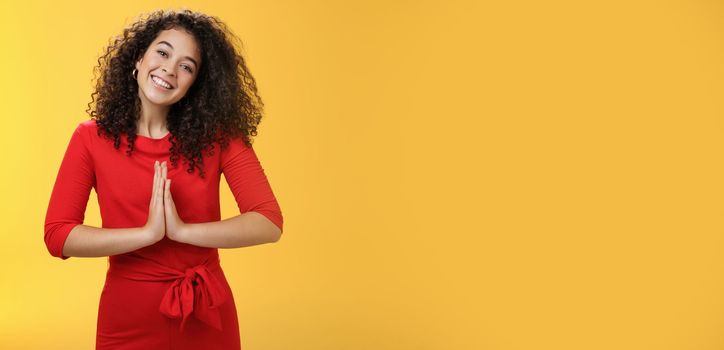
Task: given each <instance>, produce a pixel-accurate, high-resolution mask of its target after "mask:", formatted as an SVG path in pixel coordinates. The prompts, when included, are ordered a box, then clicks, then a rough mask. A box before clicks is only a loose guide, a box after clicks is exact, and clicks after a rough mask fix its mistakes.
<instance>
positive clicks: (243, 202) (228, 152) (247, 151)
mask: <svg viewBox="0 0 724 350" xmlns="http://www.w3.org/2000/svg"><path fill="white" fill-rule="evenodd" d="M220 158H221V171H222V173H223V174H224V178H225V179H226V182H227V183H228V184H229V187H230V188H231V192H232V193H233V194H234V199H235V200H236V204H237V206H238V208H239V213H241V214H243V213H245V212H249V211H255V212H257V213H260V214H262V215H264V216H265V217H266V218H267V219H269V220H270V221H271V222H272V223H274V224H275V225H277V227H279V229H280V230H282V231H283V222H284V218H283V217H282V211H281V209H280V207H279V203H278V202H277V200H276V197H275V196H274V193H273V192H272V188H271V186H270V185H269V181H268V179H267V177H266V175H265V174H264V169H263V168H262V166H261V164H260V163H259V159H258V158H257V156H256V152H255V151H254V148H253V147H252V146H247V145H246V144H245V143H244V141H243V140H242V139H241V137H236V138H232V139H231V141H230V142H229V145H228V147H226V148H224V149H223V150H222V151H221V155H220Z"/></svg>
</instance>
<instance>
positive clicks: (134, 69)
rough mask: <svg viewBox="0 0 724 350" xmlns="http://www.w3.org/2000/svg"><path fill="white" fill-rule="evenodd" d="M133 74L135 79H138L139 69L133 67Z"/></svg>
mask: <svg viewBox="0 0 724 350" xmlns="http://www.w3.org/2000/svg"><path fill="white" fill-rule="evenodd" d="M131 76H132V77H133V79H136V80H138V69H136V68H133V72H131Z"/></svg>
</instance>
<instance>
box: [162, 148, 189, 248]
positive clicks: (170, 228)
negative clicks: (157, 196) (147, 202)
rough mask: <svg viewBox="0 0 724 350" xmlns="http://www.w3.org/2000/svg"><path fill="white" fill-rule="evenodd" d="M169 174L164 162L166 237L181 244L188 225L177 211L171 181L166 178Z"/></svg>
mask: <svg viewBox="0 0 724 350" xmlns="http://www.w3.org/2000/svg"><path fill="white" fill-rule="evenodd" d="M167 172H168V170H167V168H166V162H163V167H162V171H161V174H162V176H163V180H164V191H163V192H164V195H163V209H164V216H165V220H166V235H167V236H168V238H169V239H171V240H174V241H179V242H180V241H181V236H182V233H183V230H184V228H185V226H186V223H184V222H183V221H182V220H181V217H179V216H178V212H177V211H176V204H175V203H174V202H173V196H172V195H171V179H167V178H166V174H167Z"/></svg>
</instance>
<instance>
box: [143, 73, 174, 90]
mask: <svg viewBox="0 0 724 350" xmlns="http://www.w3.org/2000/svg"><path fill="white" fill-rule="evenodd" d="M153 77H156V78H159V79H161V80H163V81H166V80H164V79H162V78H160V77H158V76H156V75H153V74H151V76H150V77H149V78H148V79H149V80H150V81H151V84H153V86H155V87H156V88H157V89H159V90H163V91H171V90H173V89H174V86H173V85H171V83H169V82H167V81H166V83H167V84H168V85H171V88H170V89H167V88H165V87H163V86H161V85H158V84H156V82H155V81H153Z"/></svg>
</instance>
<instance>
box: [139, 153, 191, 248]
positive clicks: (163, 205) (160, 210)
mask: <svg viewBox="0 0 724 350" xmlns="http://www.w3.org/2000/svg"><path fill="white" fill-rule="evenodd" d="M153 166H154V175H153V191H152V193H151V201H150V203H149V206H148V221H147V222H146V225H145V226H144V229H145V230H146V232H147V233H148V234H149V235H150V236H151V240H152V242H153V243H155V242H158V241H160V240H161V239H163V237H164V236H166V237H168V238H169V239H171V240H174V241H178V240H180V236H181V232H182V231H183V228H184V226H185V225H186V224H185V223H184V222H183V221H182V220H181V217H179V215H178V211H177V210H176V204H175V203H174V201H173V196H171V179H167V178H166V176H167V174H168V168H167V166H166V162H165V161H164V162H161V163H159V162H158V161H155V163H154V165H153Z"/></svg>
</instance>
